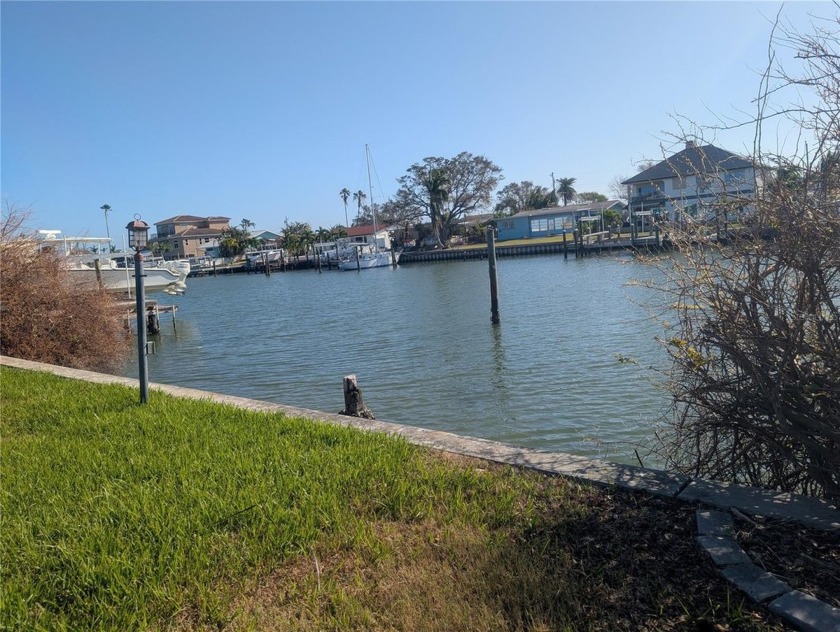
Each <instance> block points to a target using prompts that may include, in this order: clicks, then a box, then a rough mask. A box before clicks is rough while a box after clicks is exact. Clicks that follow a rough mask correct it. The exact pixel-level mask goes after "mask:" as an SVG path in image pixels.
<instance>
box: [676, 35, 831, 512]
mask: <svg viewBox="0 0 840 632" xmlns="http://www.w3.org/2000/svg"><path fill="white" fill-rule="evenodd" d="M827 24H828V27H826V28H823V27H822V26H820V27H815V31H814V33H813V34H806V35H803V34H800V33H791V32H788V31H785V30H784V29H778V32H776V31H774V36H773V40H772V41H773V42H774V43H775V45H777V46H790V47H794V49H795V50H796V51H797V58H798V59H799V60H800V61H801V62H802V63H803V67H802V69H801V70H800V72H799V74H797V75H793V74H790V73H788V72H787V71H786V69H782V68H780V67H779V66H778V64H777V62H776V61H775V58H773V57H772V56H771V61H770V63H769V64H768V70H767V73H766V74H765V76H764V80H763V82H762V89H761V92H760V95H759V98H758V100H757V103H758V115H757V116H756V118H755V120H754V121H753V123H755V124H756V129H757V130H759V131H758V132H757V134H756V153H755V156H754V159H755V162H756V164H757V165H760V166H762V167H763V168H762V169H761V171H763V172H764V174H765V176H766V179H765V182H764V186H763V188H762V190H760V191H759V192H758V194H757V198H756V200H755V201H754V204H753V208H754V212H753V214H752V216H751V217H750V218H749V220H748V222H747V223H746V225H745V226H743V227H742V229H741V230H740V231H738V232H737V233H736V234H732V235H729V236H728V237H729V241H728V243H726V244H724V245H721V244H713V245H706V244H701V245H698V243H697V237H696V234H695V235H693V236H692V237H689V236H688V235H685V234H682V235H681V234H680V233H679V231H678V230H673V231H672V236H673V238H674V240H675V241H676V242H677V243H678V244H679V246H680V249H681V255H680V257H677V258H676V259H677V261H676V265H675V274H674V276H673V278H672V284H671V285H670V287H669V288H668V290H669V292H672V293H673V294H672V295H670V297H671V298H670V301H671V303H672V304H671V308H672V310H673V312H675V313H676V314H677V323H676V325H675V327H674V331H672V333H671V335H670V336H669V337H668V338H666V340H665V342H666V343H667V345H668V350H669V353H670V356H671V358H672V361H673V373H672V375H671V381H670V390H671V394H672V396H673V402H674V413H675V415H674V425H673V428H672V431H673V432H672V433H671V434H670V435H669V436H668V437H667V447H666V457H667V460H668V463H669V465H670V466H671V467H674V468H676V469H678V470H680V471H683V472H686V473H689V474H692V475H697V476H705V477H709V478H714V479H718V480H727V481H734V482H739V483H745V484H751V485H758V486H764V487H769V488H772V489H777V490H783V491H792V492H799V493H805V494H810V495H816V496H822V497H824V498H827V499H829V500H831V501H833V502H835V503H837V502H840V210H838V209H839V208H840V207H839V206H838V203H840V186H838V182H840V159H838V157H840V153H839V152H838V141H840V46H838V37H837V34H838V32H840V20H838V19H835V20H833V21H830V22H828V23H827ZM771 53H772V46H771ZM791 86H795V87H798V88H800V89H801V88H808V89H811V90H812V93H813V94H815V96H816V103H815V104H814V105H812V106H809V107H803V106H802V105H801V104H800V105H797V106H795V107H782V108H776V109H774V107H773V104H772V103H771V98H778V96H779V95H780V94H781V91H782V89H783V88H785V87H791ZM800 103H801V102H800ZM777 116H787V117H795V119H796V123H797V125H798V126H799V129H800V130H802V137H801V142H800V143H799V146H798V147H797V152H796V153H797V155H794V156H781V155H772V154H768V153H763V152H762V151H761V135H760V127H761V124H762V122H764V121H766V120H767V119H768V118H772V117H777ZM805 138H807V139H808V141H807V142H806V141H805ZM771 167H772V169H771ZM743 203H744V201H743V200H732V201H731V204H733V205H736V204H738V205H742V204H743ZM673 312H672V313H673Z"/></svg>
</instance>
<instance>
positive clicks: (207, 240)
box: [149, 215, 230, 259]
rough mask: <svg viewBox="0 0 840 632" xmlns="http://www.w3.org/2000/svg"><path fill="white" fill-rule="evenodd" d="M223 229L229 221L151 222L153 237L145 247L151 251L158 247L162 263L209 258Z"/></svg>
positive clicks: (185, 219) (172, 219)
mask: <svg viewBox="0 0 840 632" xmlns="http://www.w3.org/2000/svg"><path fill="white" fill-rule="evenodd" d="M226 228H230V218H229V217H214V216H210V217H196V216H195V215H176V216H175V217H170V218H169V219H164V220H161V221H159V222H155V229H156V234H155V235H153V236H152V237H151V239H149V247H150V248H152V249H153V250H155V249H156V248H155V245H156V244H158V247H157V249H159V250H160V251H161V253H162V254H163V258H164V259H186V258H190V257H204V256H209V255H210V254H212V253H213V252H218V247H219V239H220V238H221V236H222V231H223V230H224V229H226ZM208 251H209V252H208Z"/></svg>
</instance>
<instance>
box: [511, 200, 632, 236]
mask: <svg viewBox="0 0 840 632" xmlns="http://www.w3.org/2000/svg"><path fill="white" fill-rule="evenodd" d="M623 210H624V202H622V201H621V200H607V201H606V202H588V203H586V204H569V205H567V206H552V207H550V208H540V209H528V210H526V211H520V212H518V213H516V214H515V215H511V216H510V217H500V218H498V219H497V220H496V228H497V231H498V237H497V239H498V240H499V241H506V240H510V239H532V238H535V237H554V236H557V235H562V234H563V232H564V231H565V232H567V233H571V232H572V231H573V230H574V229H575V227H576V226H577V223H578V221H579V220H580V219H582V218H587V220H586V221H595V222H598V221H602V220H603V217H604V213H605V212H606V211H617V212H619V213H621V212H623ZM600 229H601V228H600V226H599V230H600ZM603 229H604V230H605V229H606V225H604V227H603Z"/></svg>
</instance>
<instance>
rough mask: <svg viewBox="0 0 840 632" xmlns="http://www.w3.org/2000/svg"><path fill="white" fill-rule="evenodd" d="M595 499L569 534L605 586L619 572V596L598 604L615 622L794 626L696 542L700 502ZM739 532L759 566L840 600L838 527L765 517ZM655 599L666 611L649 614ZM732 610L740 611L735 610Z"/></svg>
mask: <svg viewBox="0 0 840 632" xmlns="http://www.w3.org/2000/svg"><path fill="white" fill-rule="evenodd" d="M591 502H592V506H593V508H594V511H593V512H592V514H591V516H590V518H589V519H588V520H586V521H583V522H580V523H577V524H575V525H574V527H573V530H572V532H569V531H568V530H566V533H565V534H564V535H566V536H570V537H569V539H568V540H567V541H571V542H575V543H576V544H575V545H574V546H575V547H576V549H577V551H578V554H579V555H580V558H581V560H582V564H585V565H586V566H588V567H590V568H599V569H602V570H603V571H605V579H606V582H607V583H610V581H611V577H610V569H615V577H614V580H615V590H614V591H613V592H612V593H611V594H612V598H611V599H610V600H609V601H608V602H606V603H603V602H602V603H597V604H593V607H597V608H602V609H603V608H607V609H615V614H616V618H617V619H622V618H624V620H627V618H626V617H627V613H631V614H630V616H629V622H630V628H636V629H650V630H680V629H682V630H684V629H694V630H756V629H758V630H765V629H770V630H784V629H791V628H789V626H788V625H787V624H786V623H785V622H784V621H783V620H781V619H779V618H778V617H776V616H774V615H772V614H771V613H770V612H769V610H768V609H767V608H766V605H762V604H754V603H753V602H751V601H750V600H749V599H748V598H747V597H746V595H744V594H743V593H741V592H740V591H739V590H738V589H737V588H736V587H735V586H733V585H730V584H729V583H728V582H727V581H726V580H725V578H723V577H722V575H721V573H720V571H719V570H718V568H717V567H716V566H715V564H714V563H713V562H712V561H711V558H710V557H709V556H708V555H707V554H706V553H705V552H704V551H702V550H701V549H700V547H699V546H698V545H697V544H696V542H695V540H694V537H695V535H696V522H695V511H696V509H697V506H696V505H691V504H689V503H685V502H683V501H678V500H675V499H670V498H660V497H655V496H648V495H646V494H638V493H630V492H624V491H615V492H612V493H607V492H604V491H601V493H599V494H594V495H593V497H592V499H591ZM744 518H746V517H744ZM736 530H737V539H738V541H739V543H740V544H741V546H742V548H743V549H744V550H745V551H746V552H747V553H748V555H750V556H751V557H752V559H753V561H754V562H755V563H756V564H757V565H758V566H761V567H762V568H764V569H765V570H766V571H768V572H770V573H772V574H774V575H777V576H778V577H779V578H780V579H782V580H783V581H785V582H787V583H788V584H789V585H790V586H791V587H792V588H795V589H798V590H801V591H803V592H805V593H808V594H811V595H813V596H815V597H817V598H818V599H821V600H823V601H825V602H827V603H829V604H831V605H833V606H840V534H838V533H836V532H835V533H830V532H824V531H819V530H815V529H811V528H808V527H804V526H802V525H800V524H798V523H797V524H794V523H788V522H783V521H779V520H771V519H765V518H755V519H751V518H747V519H736ZM651 602H654V603H657V604H659V606H660V607H661V609H662V610H661V616H660V617H657V618H651V616H650V605H649V604H650V603H651ZM733 604H734V608H733ZM681 608H682V609H685V610H686V611H689V612H693V613H695V614H694V615H693V616H691V617H686V618H681V617H680V616H679V615H678V614H675V613H677V612H679V610H680V609H681ZM733 610H734V611H736V612H737V611H739V610H741V611H742V615H741V616H735V617H733V616H732V613H733ZM634 611H637V615H634V614H632V613H633V612H634ZM698 612H699V613H703V614H702V615H701V616H699V617H698V616H697V614H696V613H698Z"/></svg>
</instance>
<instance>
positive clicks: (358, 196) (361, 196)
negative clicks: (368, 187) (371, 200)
mask: <svg viewBox="0 0 840 632" xmlns="http://www.w3.org/2000/svg"><path fill="white" fill-rule="evenodd" d="M365 198H367V195H365V192H364V191H362V190H361V189H359V190H358V191H356V192H355V193H354V194H353V199H354V200H356V202H357V203H358V204H359V212H358V214H357V215H356V217H357V218H358V217H361V216H362V203H363V202H364V201H365Z"/></svg>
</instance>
